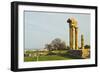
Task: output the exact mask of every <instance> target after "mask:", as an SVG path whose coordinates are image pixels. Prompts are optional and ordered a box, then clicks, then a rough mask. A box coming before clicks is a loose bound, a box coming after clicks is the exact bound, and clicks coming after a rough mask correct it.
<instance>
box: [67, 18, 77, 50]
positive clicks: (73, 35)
mask: <svg viewBox="0 0 100 73" xmlns="http://www.w3.org/2000/svg"><path fill="white" fill-rule="evenodd" d="M67 22H68V23H69V38H70V40H69V44H70V48H71V49H73V50H75V49H78V28H77V21H76V19H75V18H69V19H68V20H67Z"/></svg>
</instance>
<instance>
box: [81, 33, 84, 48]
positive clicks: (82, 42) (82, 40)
mask: <svg viewBox="0 0 100 73" xmlns="http://www.w3.org/2000/svg"><path fill="white" fill-rule="evenodd" d="M81 49H84V36H83V34H82V35H81Z"/></svg>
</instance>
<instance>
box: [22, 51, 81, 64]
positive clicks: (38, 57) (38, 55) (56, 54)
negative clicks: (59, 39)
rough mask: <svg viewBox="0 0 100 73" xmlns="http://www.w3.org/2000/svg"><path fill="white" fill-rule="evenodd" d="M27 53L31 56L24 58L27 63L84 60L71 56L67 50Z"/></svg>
mask: <svg viewBox="0 0 100 73" xmlns="http://www.w3.org/2000/svg"><path fill="white" fill-rule="evenodd" d="M26 53H27V54H31V55H30V56H24V61H25V62H32V61H54V60H72V59H82V58H77V57H71V56H69V55H68V54H67V50H54V51H27V52H26Z"/></svg>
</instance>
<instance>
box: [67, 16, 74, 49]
mask: <svg viewBox="0 0 100 73" xmlns="http://www.w3.org/2000/svg"><path fill="white" fill-rule="evenodd" d="M67 22H68V23H69V45H70V49H72V33H73V32H72V25H71V22H72V21H71V19H70V18H69V19H68V20H67Z"/></svg>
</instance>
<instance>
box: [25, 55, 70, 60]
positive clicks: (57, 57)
mask: <svg viewBox="0 0 100 73" xmlns="http://www.w3.org/2000/svg"><path fill="white" fill-rule="evenodd" d="M70 59H71V58H69V57H68V58H65V57H62V56H57V55H53V56H39V57H25V58H24V61H25V62H30V61H52V60H70Z"/></svg>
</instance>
